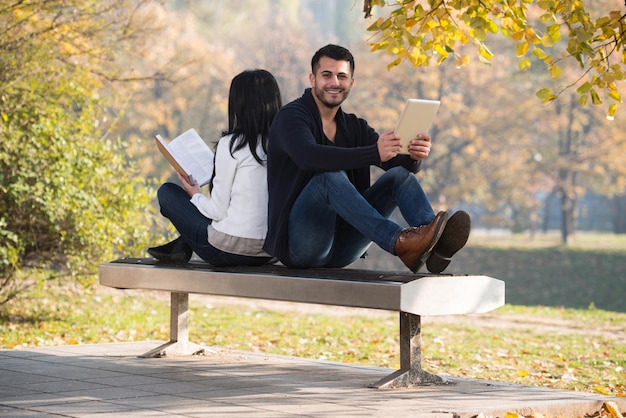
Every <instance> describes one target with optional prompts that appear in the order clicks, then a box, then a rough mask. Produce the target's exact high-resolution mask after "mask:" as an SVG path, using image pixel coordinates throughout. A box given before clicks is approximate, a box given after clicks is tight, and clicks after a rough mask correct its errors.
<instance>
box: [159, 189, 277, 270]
mask: <svg viewBox="0 0 626 418" xmlns="http://www.w3.org/2000/svg"><path fill="white" fill-rule="evenodd" d="M157 197H158V199H159V206H160V207H161V214H162V215H163V216H165V217H166V218H167V219H169V220H170V221H171V222H172V224H173V225H174V227H175V228H176V230H177V231H178V232H179V233H180V235H181V236H182V237H183V240H185V242H186V243H187V244H188V245H189V246H190V247H191V249H192V250H193V251H194V252H195V253H196V254H198V256H199V257H200V258H202V259H203V260H204V261H206V262H208V263H211V264H213V265H214V266H233V265H239V266H259V265H262V264H265V263H267V262H268V261H269V260H270V257H251V256H246V255H239V254H232V253H228V252H225V251H222V250H219V249H217V248H215V247H213V246H212V245H211V244H209V241H208V232H207V227H208V226H209V224H210V223H211V220H210V219H209V218H207V217H206V216H204V215H203V214H202V213H200V211H199V210H198V208H196V207H195V206H194V204H193V203H191V200H190V199H189V195H188V194H187V192H186V191H185V190H184V189H183V188H182V187H180V186H179V185H177V184H174V183H165V184H163V185H162V186H161V187H160V188H159V191H158V192H157Z"/></svg>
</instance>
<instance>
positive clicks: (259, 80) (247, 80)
mask: <svg viewBox="0 0 626 418" xmlns="http://www.w3.org/2000/svg"><path fill="white" fill-rule="evenodd" d="M281 106H282V100H281V96H280V89H279V87H278V83H277V82H276V79H275V78H274V76H273V75H272V74H271V73H270V72H269V71H266V70H260V69H255V70H245V71H244V72H242V73H239V74H238V75H236V76H235V78H233V80H232V81H231V83H230V92H229V94H228V131H225V132H223V133H222V134H223V135H228V134H232V135H233V136H232V138H231V140H230V153H231V155H232V154H233V152H235V151H237V150H239V149H242V148H243V147H245V146H246V145H247V146H248V148H250V152H251V153H252V155H253V156H254V159H255V160H257V161H258V163H259V164H261V165H263V164H265V161H264V160H263V159H262V158H261V157H260V156H259V155H258V154H257V146H258V142H259V139H260V140H261V144H262V147H263V150H264V151H265V152H267V140H268V136H269V132H270V124H271V123H272V120H273V119H274V116H276V113H277V112H278V110H279V109H280V107H281Z"/></svg>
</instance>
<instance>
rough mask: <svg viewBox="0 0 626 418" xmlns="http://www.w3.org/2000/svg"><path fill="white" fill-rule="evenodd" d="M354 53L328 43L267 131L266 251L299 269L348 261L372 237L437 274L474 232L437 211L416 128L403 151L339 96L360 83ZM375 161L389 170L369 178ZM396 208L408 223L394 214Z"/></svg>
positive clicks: (464, 218)
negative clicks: (305, 83) (306, 83)
mask: <svg viewBox="0 0 626 418" xmlns="http://www.w3.org/2000/svg"><path fill="white" fill-rule="evenodd" d="M353 75H354V58H353V56H352V54H351V53H350V51H348V50H347V49H345V48H343V47H341V46H337V45H327V46H325V47H323V48H321V49H320V50H319V51H317V52H316V53H315V55H314V56H313V58H312V60H311V74H310V75H309V80H310V82H311V88H310V89H306V90H305V92H304V94H303V95H302V96H301V97H300V98H298V99H296V100H294V101H293V102H291V103H289V104H287V105H286V106H284V107H283V108H282V109H281V110H280V111H279V113H278V114H277V116H276V118H275V119H274V122H273V123H272V127H271V130H270V139H269V144H268V160H267V168H268V172H267V176H268V188H269V215H268V223H269V225H268V236H267V238H266V241H265V246H264V250H265V251H266V252H268V253H269V254H271V255H273V256H275V257H277V258H278V259H279V260H280V261H281V262H282V263H283V264H285V265H286V266H288V267H293V268H310V267H344V266H347V265H348V264H350V263H352V262H354V261H356V260H357V259H358V258H359V257H360V256H361V255H363V254H364V253H365V251H366V250H367V248H368V247H369V245H370V244H371V243H372V241H373V242H375V243H376V244H377V245H379V246H380V247H381V248H382V249H384V250H385V251H387V252H389V253H391V254H395V255H397V256H398V257H399V258H400V259H401V260H402V262H403V263H404V265H406V266H407V267H408V268H409V269H410V270H411V271H413V272H416V271H418V270H419V269H420V268H421V267H422V266H423V265H424V263H426V264H427V268H428V269H429V270H430V271H431V272H434V273H440V272H441V271H443V269H445V268H446V267H447V266H448V264H449V263H450V257H451V256H452V255H453V254H454V253H455V252H457V251H458V250H460V249H461V248H462V247H463V246H464V245H465V243H466V242H467V238H468V236H469V230H470V220H469V216H468V215H467V213H465V212H457V213H456V214H455V215H453V216H452V217H451V218H450V220H449V221H448V214H447V213H446V212H439V213H438V214H435V213H434V211H433V209H432V207H431V205H430V203H429V201H428V198H427V197H426V194H425V193H424V191H423V190H422V188H421V186H420V184H419V182H418V180H417V178H416V176H415V173H416V172H417V171H418V170H419V169H420V166H421V163H422V160H424V159H425V158H426V157H427V156H428V154H429V153H430V149H431V142H430V136H429V135H427V134H425V133H416V137H415V138H414V139H413V140H412V141H411V145H410V147H409V154H408V155H407V154H399V152H400V150H401V144H400V138H399V137H398V136H397V135H395V133H394V132H393V131H387V132H385V133H383V134H382V135H380V136H379V135H378V134H377V133H376V131H374V129H372V128H371V127H370V126H369V125H368V124H367V122H366V121H365V120H363V119H360V118H358V117H357V116H355V115H353V114H348V113H344V112H343V111H342V110H341V104H342V103H343V102H344V101H345V100H346V98H347V97H348V94H349V93H350V89H351V88H352V85H353V84H354V78H353ZM371 165H375V166H379V167H381V168H383V169H384V170H385V173H384V174H383V175H382V176H381V177H380V178H379V179H378V180H377V181H376V182H375V183H374V184H373V185H371V186H370V171H369V167H370V166H371ZM396 207H398V208H399V209H400V212H401V213H402V215H403V217H404V219H405V220H406V221H407V223H408V224H409V225H411V228H407V229H403V228H402V227H401V226H399V225H397V224H396V223H395V222H392V221H391V220H389V219H388V218H389V217H390V216H391V214H392V212H393V210H394V209H395V208H396Z"/></svg>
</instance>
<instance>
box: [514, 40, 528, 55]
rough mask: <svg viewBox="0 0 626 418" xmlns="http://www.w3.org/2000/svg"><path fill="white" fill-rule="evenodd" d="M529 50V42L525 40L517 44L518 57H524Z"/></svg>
mask: <svg viewBox="0 0 626 418" xmlns="http://www.w3.org/2000/svg"><path fill="white" fill-rule="evenodd" d="M527 52H528V42H526V41H524V42H520V43H519V44H517V48H516V52H515V54H516V56H518V57H523V56H524V55H526V53H527Z"/></svg>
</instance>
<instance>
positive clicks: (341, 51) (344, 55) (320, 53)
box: [311, 44, 354, 75]
mask: <svg viewBox="0 0 626 418" xmlns="http://www.w3.org/2000/svg"><path fill="white" fill-rule="evenodd" d="M322 57H328V58H332V59H334V60H335V61H348V63H349V64H350V72H351V73H352V74H351V75H354V57H353V56H352V53H351V52H350V51H348V50H347V49H346V48H344V47H342V46H339V45H333V44H328V45H326V46H323V47H321V48H320V49H319V50H317V52H316V53H315V54H314V55H313V58H311V72H312V73H313V74H315V72H316V71H317V69H318V68H319V63H320V58H322Z"/></svg>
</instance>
